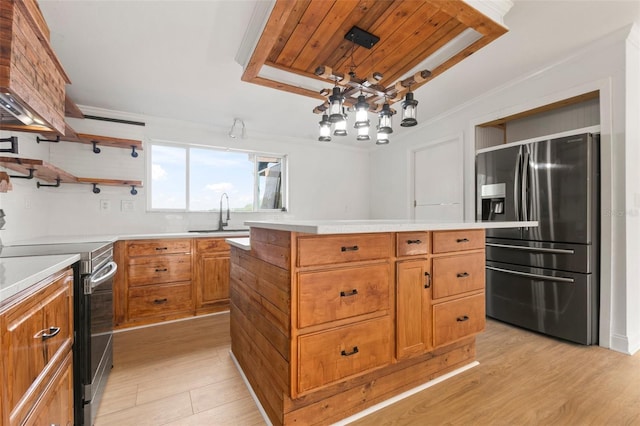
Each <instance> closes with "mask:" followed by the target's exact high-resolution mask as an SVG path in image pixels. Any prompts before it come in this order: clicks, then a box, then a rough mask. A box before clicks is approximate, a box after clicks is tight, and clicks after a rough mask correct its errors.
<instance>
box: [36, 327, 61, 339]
mask: <svg viewBox="0 0 640 426" xmlns="http://www.w3.org/2000/svg"><path fill="white" fill-rule="evenodd" d="M58 333H60V327H49V329H48V330H41V331H39V332H38V333H36V335H35V336H33V337H34V338H36V339H38V338H40V339H42V341H43V342H44V341H45V340H47V339H51V338H52V337H55V336H57V335H58Z"/></svg>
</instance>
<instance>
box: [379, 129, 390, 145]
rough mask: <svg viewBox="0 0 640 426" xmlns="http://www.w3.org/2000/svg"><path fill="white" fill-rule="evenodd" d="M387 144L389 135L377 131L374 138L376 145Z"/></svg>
mask: <svg viewBox="0 0 640 426" xmlns="http://www.w3.org/2000/svg"><path fill="white" fill-rule="evenodd" d="M388 143H389V133H386V132H381V131H380V129H378V135H377V137H376V145H386V144H388Z"/></svg>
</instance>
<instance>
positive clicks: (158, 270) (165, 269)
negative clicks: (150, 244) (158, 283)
mask: <svg viewBox="0 0 640 426" xmlns="http://www.w3.org/2000/svg"><path fill="white" fill-rule="evenodd" d="M167 271H168V269H167V268H163V269H160V268H156V272H167Z"/></svg>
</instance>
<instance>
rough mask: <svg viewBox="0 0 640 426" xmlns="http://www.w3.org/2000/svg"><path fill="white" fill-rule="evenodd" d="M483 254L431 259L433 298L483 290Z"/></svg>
mask: <svg viewBox="0 0 640 426" xmlns="http://www.w3.org/2000/svg"><path fill="white" fill-rule="evenodd" d="M484 279H485V272H484V253H471V254H463V255H458V256H445V257H436V258H434V259H433V298H434V299H439V298H441V297H447V296H453V295H455V294H460V293H465V292H467V291H473V290H481V289H483V288H484Z"/></svg>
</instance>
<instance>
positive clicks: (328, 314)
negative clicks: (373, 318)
mask: <svg viewBox="0 0 640 426" xmlns="http://www.w3.org/2000/svg"><path fill="white" fill-rule="evenodd" d="M391 280H392V273H391V268H390V267H389V265H388V264H378V265H367V266H359V267H353V268H341V269H335V270H330V271H313V272H302V273H300V274H299V276H298V306H299V308H298V327H299V328H304V327H308V326H311V325H316V324H324V323H328V322H331V321H335V320H340V319H344V318H351V317H356V316H358V315H363V314H368V313H372V312H377V311H388V309H389V286H390V284H391Z"/></svg>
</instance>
